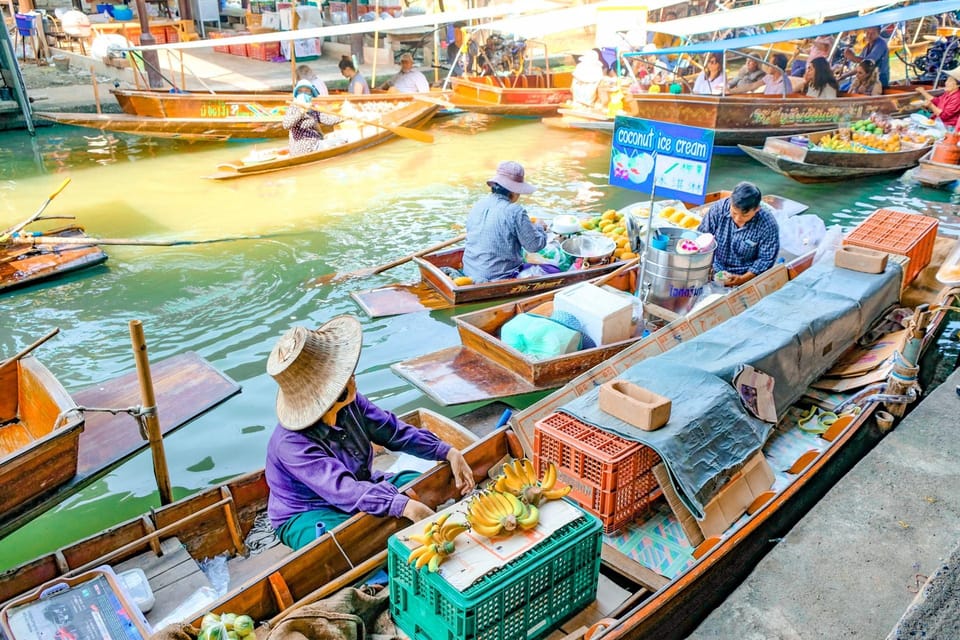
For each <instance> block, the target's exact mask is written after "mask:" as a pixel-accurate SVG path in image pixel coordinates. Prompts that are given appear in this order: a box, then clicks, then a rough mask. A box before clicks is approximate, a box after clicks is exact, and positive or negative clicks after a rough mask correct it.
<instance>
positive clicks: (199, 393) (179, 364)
mask: <svg viewBox="0 0 960 640" xmlns="http://www.w3.org/2000/svg"><path fill="white" fill-rule="evenodd" d="M152 375H153V383H154V389H155V393H156V397H157V410H158V413H159V416H160V428H161V431H162V432H163V433H164V434H166V433H170V432H172V431H174V430H176V429H178V428H179V427H181V426H183V425H184V424H186V423H187V422H189V421H190V420H192V419H194V418H195V417H197V416H198V415H200V414H201V413H204V412H205V411H208V410H209V409H211V408H213V407H215V406H216V405H218V404H219V403H221V402H223V401H224V400H226V399H227V398H228V397H230V396H232V395H234V394H236V393H239V392H240V387H239V385H237V383H235V382H234V381H232V380H230V379H229V378H227V377H226V376H224V375H223V374H222V373H220V372H219V371H217V370H216V369H215V368H213V367H212V366H211V365H210V364H209V363H208V362H207V361H206V360H204V359H203V358H202V357H200V356H199V355H197V354H195V353H192V352H188V353H185V354H181V355H179V356H173V357H171V358H167V359H165V360H161V361H159V362H157V363H155V364H154V365H153V367H152ZM0 385H2V387H0V456H2V460H0V465H2V466H3V468H4V472H3V473H2V474H0V475H2V476H3V479H2V483H3V484H2V486H3V487H4V490H3V492H2V496H0V537H2V536H5V535H6V534H8V533H10V532H11V531H13V530H14V529H16V528H17V527H19V526H21V525H23V524H24V523H26V522H28V521H29V520H31V519H32V518H34V517H36V516H38V515H40V514H41V513H43V512H44V511H45V510H47V509H49V508H50V507H52V506H53V505H55V504H57V503H58V502H60V501H61V500H63V499H64V498H66V497H67V496H69V495H71V494H73V493H76V492H77V491H79V490H80V489H82V488H83V487H85V486H87V485H88V484H90V483H91V482H93V481H94V480H96V479H97V478H99V477H101V476H102V475H103V474H105V473H106V472H107V471H109V470H110V469H112V468H113V467H115V466H117V465H118V464H119V463H120V462H121V461H123V460H124V459H126V458H128V457H129V456H131V455H133V454H134V453H136V452H138V451H141V450H143V449H144V448H146V446H147V442H146V441H144V439H143V438H141V437H140V433H139V430H138V429H137V424H136V422H135V420H134V418H133V417H131V416H129V415H126V412H125V411H122V410H121V411H120V412H118V414H116V415H115V414H111V413H106V412H95V413H82V414H80V413H74V412H71V411H70V410H71V409H74V410H75V409H76V407H77V406H78V405H79V406H80V407H112V408H120V407H131V406H137V405H138V403H139V402H140V386H139V383H138V381H137V376H136V373H129V374H126V375H122V376H120V377H118V378H114V379H112V380H108V381H104V382H101V383H98V384H96V385H94V386H92V387H90V388H88V389H84V390H81V391H79V392H77V393H75V394H73V395H72V398H71V396H70V395H69V394H67V392H66V391H64V390H63V388H62V387H61V386H60V385H59V383H57V382H56V380H55V379H53V376H52V375H50V373H49V372H48V371H46V369H44V368H43V367H42V366H41V365H39V363H36V362H35V361H34V360H33V359H32V358H24V359H21V360H20V362H19V364H18V363H17V362H13V363H10V364H6V365H5V366H4V367H3V368H2V369H0ZM58 418H59V419H60V420H61V422H60V423H57V420H58ZM8 465H9V466H8Z"/></svg>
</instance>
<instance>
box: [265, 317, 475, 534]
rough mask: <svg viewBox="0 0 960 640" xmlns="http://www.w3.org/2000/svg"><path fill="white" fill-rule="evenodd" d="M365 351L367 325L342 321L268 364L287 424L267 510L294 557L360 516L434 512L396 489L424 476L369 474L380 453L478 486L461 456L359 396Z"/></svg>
mask: <svg viewBox="0 0 960 640" xmlns="http://www.w3.org/2000/svg"><path fill="white" fill-rule="evenodd" d="M362 342H363V336H362V334H361V329H360V322H359V321H358V320H357V319H356V318H354V317H353V316H349V315H343V316H337V317H336V318H333V319H332V320H330V321H329V322H327V323H326V324H324V325H323V326H322V327H320V328H319V329H316V330H314V331H311V330H309V329H306V328H304V327H294V328H293V329H290V330H289V331H287V332H286V333H285V334H284V335H283V337H281V338H280V341H279V342H278V343H277V344H276V346H275V347H274V348H273V351H272V352H271V353H270V358H269V360H268V361H267V372H268V373H269V374H270V375H271V376H273V378H274V380H276V381H277V384H278V385H279V386H280V390H279V392H278V393H277V417H278V418H279V420H280V423H279V424H278V425H277V428H276V429H275V430H274V432H273V435H272V436H271V437H270V443H269V444H268V445H267V464H266V478H267V484H268V485H269V487H270V498H269V502H268V504H267V511H268V513H269V515H270V521H271V523H272V524H273V527H274V528H275V529H276V530H277V535H278V536H279V537H280V540H281V541H282V542H283V543H284V544H285V545H287V546H288V547H291V548H293V549H299V548H300V547H303V546H304V545H306V544H308V543H310V542H311V541H312V540H315V539H316V538H317V536H318V535H320V534H321V533H323V532H324V531H326V530H329V529H333V528H334V527H335V526H337V525H338V524H340V523H342V522H344V521H346V520H347V519H348V518H349V517H350V516H351V515H353V514H355V513H358V512H361V511H364V512H366V513H370V514H373V515H377V516H392V517H394V518H399V517H401V516H403V517H405V518H407V519H409V520H413V521H417V520H421V519H423V518H425V517H428V516H429V515H430V514H432V513H433V511H432V510H431V509H430V507H428V506H427V505H425V504H423V503H422V502H418V501H416V500H412V499H410V498H408V497H407V496H405V495H403V494H402V493H400V492H399V491H398V489H397V487H400V486H402V485H404V484H406V483H407V482H410V481H411V480H413V479H414V478H415V477H416V476H417V475H418V473H417V472H415V471H402V472H400V473H398V474H396V475H394V474H391V473H384V472H382V471H378V470H374V469H372V468H371V465H372V463H373V444H378V445H381V446H384V447H386V448H388V449H390V450H392V451H402V452H404V453H408V454H410V455H414V456H416V457H418V458H424V459H427V460H447V461H448V462H450V467H451V470H452V472H453V477H454V479H455V481H456V484H457V488H458V489H460V491H461V493H463V494H465V493H467V492H468V491H470V490H471V489H473V487H474V484H475V483H474V479H473V472H472V471H471V469H470V466H469V465H468V464H467V462H466V460H464V458H463V455H462V454H461V453H460V451H458V450H457V449H456V448H454V447H451V446H450V445H449V444H447V443H445V442H443V441H442V440H440V439H439V438H438V437H437V436H436V435H434V434H433V433H431V432H430V431H427V430H425V429H417V428H416V427H413V426H411V425H409V424H406V423H405V422H401V421H400V420H399V419H398V418H397V416H395V415H393V414H392V413H390V412H388V411H384V410H382V409H380V408H378V407H377V406H376V405H374V404H373V403H372V402H370V401H369V400H367V399H366V398H365V397H363V396H362V395H360V394H359V393H357V389H356V382H355V380H354V376H353V372H354V369H355V368H356V366H357V361H358V360H359V358H360V346H361V344H362Z"/></svg>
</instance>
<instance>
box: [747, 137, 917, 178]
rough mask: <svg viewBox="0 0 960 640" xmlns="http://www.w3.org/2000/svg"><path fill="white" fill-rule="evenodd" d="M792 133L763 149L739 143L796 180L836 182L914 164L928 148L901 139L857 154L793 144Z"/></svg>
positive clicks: (772, 139)
mask: <svg viewBox="0 0 960 640" xmlns="http://www.w3.org/2000/svg"><path fill="white" fill-rule="evenodd" d="M837 132H838V130H837V129H830V130H829V131H817V132H815V133H811V134H809V135H808V136H806V138H807V139H808V140H809V143H810V144H811V145H815V144H817V143H818V142H819V141H820V140H821V139H822V138H824V137H826V136H832V135H835V134H836V133H837ZM790 137H791V136H771V137H769V138H767V139H766V141H765V142H764V143H763V148H762V149H757V148H754V147H750V146H748V145H745V144H741V145H738V146H739V147H740V150H741V151H743V152H744V153H746V154H747V155H748V156H750V157H751V158H753V159H754V160H756V161H757V162H759V163H760V164H762V165H763V166H765V167H767V168H768V169H772V170H773V171H776V172H777V173H779V174H781V175H784V176H787V177H788V178H793V179H794V180H796V181H797V182H803V183H812V182H836V181H840V180H849V179H852V178H858V177H861V176H872V175H879V174H883V173H893V172H896V171H903V170H904V169H909V168H910V167H914V166H916V165H917V163H918V162H919V160H920V158H921V157H922V156H924V155H925V154H926V153H927V152H929V151H930V148H931V146H932V145H930V144H925V145H921V144H915V143H912V142H903V143H902V147H901V150H900V151H891V152H868V153H857V152H854V151H826V150H822V149H814V148H810V147H809V146H808V145H807V144H803V145H800V144H795V143H793V142H791V141H790Z"/></svg>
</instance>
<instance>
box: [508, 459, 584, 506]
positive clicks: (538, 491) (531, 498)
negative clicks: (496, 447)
mask: <svg viewBox="0 0 960 640" xmlns="http://www.w3.org/2000/svg"><path fill="white" fill-rule="evenodd" d="M556 485H557V468H556V467H555V466H554V464H553V463H552V462H551V463H549V464H548V465H547V469H546V471H544V472H543V477H542V478H537V471H536V469H534V468H533V463H532V462H530V460H528V459H527V458H522V459H519V460H514V461H513V462H509V463H507V464H505V465H503V474H501V475H500V476H499V477H497V479H496V480H495V481H494V484H493V488H494V489H495V490H496V491H499V492H500V493H509V494H512V495H514V496H516V497H517V498H519V499H520V500H521V501H522V502H524V503H526V504H529V505H534V506H539V505H540V504H541V503H542V502H543V501H544V500H559V499H560V498H562V497H564V496H565V495H567V494H568V493H570V489H571V487H570V486H569V485H567V486H562V487H557V486H556Z"/></svg>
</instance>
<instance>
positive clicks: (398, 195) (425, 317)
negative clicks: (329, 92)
mask: <svg viewBox="0 0 960 640" xmlns="http://www.w3.org/2000/svg"><path fill="white" fill-rule="evenodd" d="M430 130H431V132H432V133H433V134H434V136H435V137H436V142H435V143H434V144H432V145H427V144H421V143H418V142H415V141H410V140H402V139H401V140H394V141H392V142H390V143H387V144H385V145H382V146H380V147H377V148H374V149H372V150H369V151H366V152H361V153H358V154H355V155H352V156H347V157H344V158H342V159H336V160H333V161H330V162H327V163H321V164H319V165H314V166H311V167H304V168H301V169H296V170H292V171H288V172H281V173H276V174H272V175H265V176H259V177H250V178H244V179H241V180H237V181H231V182H223V183H220V182H212V181H209V180H204V179H203V178H202V176H203V175H205V174H208V173H211V172H212V171H213V170H214V169H215V167H216V166H217V165H218V164H219V163H223V162H229V161H231V160H235V159H237V158H240V157H243V156H245V155H246V154H247V153H249V152H250V150H251V148H252V147H253V146H266V144H264V145H251V144H250V143H246V144H239V143H222V144H190V143H186V142H180V141H151V140H146V139H141V138H137V137H133V136H122V135H93V134H92V133H93V132H91V131H89V130H84V129H76V128H70V127H54V128H43V129H40V130H39V131H38V135H37V136H36V137H35V138H31V137H30V136H28V135H26V134H25V133H3V134H0V228H7V227H9V226H11V225H13V224H15V223H17V222H19V221H20V220H22V219H24V218H26V217H27V216H28V215H30V214H31V213H32V212H33V211H35V210H36V209H37V207H38V206H40V204H41V203H42V202H43V201H44V199H45V198H46V197H47V196H48V195H49V194H50V192H51V191H53V190H54V189H55V188H56V187H57V186H58V185H59V184H60V183H61V182H62V180H63V179H64V178H65V177H68V176H69V177H70V178H72V182H71V183H70V185H69V186H68V187H67V188H66V189H65V190H64V191H63V192H62V193H61V194H60V195H59V196H58V197H57V198H56V199H55V200H54V201H53V203H52V204H51V205H50V206H49V208H48V209H47V212H46V213H47V215H73V216H76V219H77V221H78V222H79V223H81V224H82V225H83V226H85V227H86V229H87V232H88V233H89V234H90V235H92V236H95V237H101V238H140V239H151V240H197V241H199V240H206V239H212V238H218V237H225V236H238V235H243V236H262V237H261V238H260V239H251V240H239V241H233V242H226V243H218V244H194V245H186V246H176V247H144V246H112V247H106V251H107V253H108V254H109V256H110V258H109V260H108V261H107V262H106V264H105V265H103V266H101V267H97V268H93V269H89V270H86V271H83V272H80V273H78V274H75V275H72V276H67V277H65V278H61V279H58V280H56V281H54V282H51V283H49V284H45V285H40V286H35V287H31V288H27V289H22V290H18V291H14V292H11V293H8V294H6V295H0V356H9V355H11V354H13V353H15V352H16V351H17V350H19V349H20V348H22V347H24V346H25V345H27V344H29V343H31V342H32V341H33V340H35V339H36V338H38V337H39V336H41V335H43V334H44V333H46V332H47V331H49V330H50V329H51V328H53V327H59V328H60V329H61V333H60V335H59V336H58V337H57V338H55V339H53V340H52V341H50V342H48V343H47V344H45V345H44V346H43V347H41V348H40V349H39V350H38V351H37V355H38V356H39V358H40V359H41V360H42V361H43V362H44V363H45V364H46V365H47V366H48V367H49V368H50V369H51V370H52V371H53V372H54V374H55V375H56V376H57V377H58V378H59V379H60V380H61V381H62V382H63V383H64V385H65V386H66V387H67V389H68V390H79V389H82V388H84V387H87V386H89V385H92V384H95V383H97V382H100V381H102V380H105V379H108V378H111V377H113V376H116V375H119V374H123V373H127V372H130V371H132V370H133V368H134V362H133V357H132V353H131V348H130V341H129V335H128V329H127V323H128V321H129V320H131V319H140V320H141V321H142V322H143V324H144V328H145V332H146V336H147V340H148V344H149V351H150V356H151V359H152V360H154V361H157V360H159V359H161V358H164V357H168V356H172V355H175V354H179V353H183V352H185V351H195V352H197V353H199V354H201V355H202V356H203V357H205V358H206V359H208V360H209V361H210V362H211V363H212V364H213V365H214V366H216V367H217V368H218V369H220V370H221V371H223V372H224V373H226V374H227V375H228V376H230V377H231V378H232V379H234V380H236V381H237V382H238V383H240V384H241V385H242V386H243V392H242V393H241V394H240V395H238V396H235V397H234V398H232V399H230V400H228V401H227V402H226V403H224V404H223V405H221V406H220V407H218V408H216V409H214V410H213V411H211V412H209V413H208V414H206V415H204V416H202V417H201V418H199V419H198V420H196V421H194V422H192V423H190V424H189V425H187V426H186V427H184V428H182V429H181V430H179V431H178V432H176V433H175V434H173V435H171V436H169V437H168V438H167V439H166V451H167V460H168V463H169V467H170V475H171V477H172V480H173V483H174V485H175V491H176V494H177V496H182V495H185V494H187V493H190V492H193V491H196V490H198V489H201V488H203V487H206V486H209V485H212V484H216V483H219V482H220V481H223V480H225V479H227V478H230V477H231V476H234V475H237V474H240V473H243V472H246V471H251V470H254V469H258V468H260V467H262V466H263V457H264V450H265V445H266V442H267V439H268V437H269V434H270V432H271V430H272V429H273V426H274V424H275V417H274V411H273V403H274V399H275V394H276V386H275V384H274V383H273V380H272V379H271V378H270V377H269V376H268V375H267V374H266V373H265V371H264V366H265V362H266V359H267V356H268V354H269V352H270V349H271V348H272V346H273V344H274V342H275V341H276V339H277V338H278V337H279V336H280V335H281V334H282V333H283V332H284V331H285V330H286V329H288V328H289V327H291V326H293V325H297V324H301V325H307V326H317V325H319V324H321V323H323V322H324V321H325V320H327V319H329V318H331V317H332V316H334V315H337V314H341V313H356V314H359V313H360V312H359V309H358V308H357V307H356V306H355V305H354V303H353V302H352V301H351V299H350V297H349V293H350V291H351V290H356V289H361V288H370V287H374V286H377V285H383V284H387V283H391V282H398V281H411V280H413V279H415V278H416V272H415V269H414V268H413V267H412V266H411V265H406V266H404V267H400V268H396V269H393V270H391V271H388V272H386V273H384V274H381V275H379V276H375V277H370V278H366V279H362V280H348V281H343V282H338V283H334V284H332V285H328V286H323V287H312V286H310V285H309V283H310V281H311V280H312V279H314V278H316V277H317V276H319V275H322V274H326V273H329V272H332V271H353V270H356V269H358V268H362V267H367V266H373V265H377V264H380V263H383V262H387V261H389V260H391V259H393V258H396V257H399V256H403V255H405V254H409V253H411V252H413V251H415V250H417V249H420V248H423V247H426V246H428V245H430V244H434V243H437V242H440V241H442V240H445V239H447V238H449V237H451V236H454V235H456V234H457V233H459V232H461V231H462V229H463V222H464V219H465V216H466V213H467V211H468V210H469V208H470V206H471V204H472V202H473V201H474V200H476V199H477V198H479V197H480V196H481V195H483V194H484V193H486V192H488V188H487V187H486V185H485V181H486V179H488V178H489V177H490V176H491V175H492V174H493V172H494V169H495V167H496V165H497V163H498V162H499V161H501V160H505V159H514V160H518V161H520V162H521V163H523V164H524V166H525V167H526V169H527V176H528V180H529V181H530V182H533V183H534V184H537V185H538V186H539V187H540V189H539V190H538V191H537V193H535V194H533V195H532V196H525V197H524V199H523V202H524V203H525V204H526V205H527V207H528V210H529V211H530V213H531V215H538V214H551V215H552V214H556V213H586V212H601V211H603V210H605V209H608V208H619V207H622V206H625V205H627V204H629V203H632V202H635V201H638V200H642V199H645V196H642V195H640V194H636V193H632V192H629V191H624V190H620V189H615V188H612V187H610V186H608V185H607V170H608V164H609V147H610V138H609V136H606V135H604V134H600V133H591V132H570V131H557V130H552V129H548V128H546V127H544V126H543V125H541V124H540V123H539V122H537V121H532V120H520V119H496V118H488V117H485V116H476V115H470V114H464V115H461V116H457V117H453V118H447V119H442V120H438V121H436V122H435V123H433V124H432V125H431V127H430ZM744 179H749V180H752V181H754V182H755V183H757V184H758V185H759V186H760V188H761V189H762V190H763V191H764V192H765V193H776V194H779V195H782V196H786V197H789V198H793V199H795V200H799V201H802V202H805V203H807V204H809V205H810V208H811V212H813V213H816V214H817V215H819V216H820V217H821V218H822V219H823V220H824V221H825V222H827V224H840V225H842V226H843V227H844V228H849V227H851V226H853V225H854V224H856V223H857V222H858V221H860V220H862V219H863V218H864V217H865V216H866V215H868V214H869V213H870V212H871V211H873V210H874V209H875V208H877V207H880V206H898V207H907V208H911V209H915V210H924V209H925V208H927V207H933V208H932V210H931V213H932V214H933V215H937V216H941V219H942V221H943V222H944V223H946V224H945V231H946V232H948V233H952V234H953V235H957V234H958V233H960V226H958V225H957V224H956V223H955V220H956V219H955V218H947V217H945V214H947V213H948V212H952V211H953V210H955V207H953V206H952V205H951V198H953V203H952V204H953V205H955V204H957V203H958V202H960V200H958V199H957V197H956V196H951V195H950V194H948V193H946V192H938V191H933V190H928V189H924V188H922V187H919V186H917V185H911V184H909V183H902V182H899V181H898V180H897V179H896V178H867V179H863V180H856V181H851V182H847V183H841V184H838V185H823V186H804V185H800V184H798V183H795V182H793V181H791V180H788V179H787V178H783V177H781V176H778V175H776V174H774V173H772V172H770V171H768V170H766V169H764V168H762V167H760V166H759V165H757V164H755V163H753V162H752V161H750V160H749V159H746V158H716V159H715V160H714V163H713V165H712V169H711V175H710V184H709V187H710V189H712V190H715V189H726V188H730V187H732V186H733V185H734V184H735V183H736V182H738V181H740V180H744ZM925 200H931V201H933V202H932V203H927V202H924V201H925ZM61 223H62V221H52V222H50V223H44V224H48V225H50V226H53V225H54V224H61ZM40 228H42V227H40ZM458 311H459V310H458ZM452 315H453V313H452V312H449V311H447V312H433V313H426V312H424V313H417V314H411V315H406V316H399V317H394V318H385V319H379V320H370V319H367V318H365V317H362V316H361V319H362V321H363V326H364V350H363V354H362V357H361V360H360V364H359V367H358V385H359V388H360V390H361V391H362V392H363V393H365V394H367V395H368V396H370V397H371V398H373V399H374V400H375V401H376V402H378V403H379V404H381V405H382V406H384V407H386V408H389V409H392V410H395V411H402V410H408V409H412V408H414V407H417V406H427V407H431V408H434V409H438V410H441V411H442V412H443V413H446V414H448V415H456V413H458V412H462V411H464V410H467V409H470V408H471V407H469V406H468V407H459V408H455V409H444V408H439V407H435V406H433V405H432V403H430V401H429V400H428V399H427V398H426V397H425V396H424V395H423V394H422V393H420V392H419V391H418V390H417V389H415V388H414V387H411V386H410V385H409V384H407V383H406V382H405V381H403V380H402V379H401V378H399V377H397V376H396V375H394V374H393V373H392V372H391V371H390V368H389V367H390V364H392V363H394V362H398V361H400V360H404V359H407V358H410V357H413V356H416V355H420V354H424V353H427V352H429V351H434V350H437V349H440V348H443V347H448V346H452V345H455V344H457V343H458V341H457V337H456V331H455V329H454V328H453V323H452V321H451V316H452ZM942 348H943V349H945V350H948V351H949V350H950V349H955V346H954V345H952V344H950V343H947V342H944V345H943V347H942ZM950 355H952V356H953V357H955V356H956V353H955V352H953V353H952V354H950ZM130 428H131V429H134V428H135V425H134V424H133V422H132V421H131V424H130ZM158 504H159V501H158V499H157V492H156V486H155V483H154V479H153V475H152V466H151V462H150V458H149V455H148V454H144V455H139V456H136V457H135V458H133V459H131V460H130V461H129V462H127V463H126V464H124V465H123V466H121V467H120V468H118V469H117V470H116V471H114V472H113V473H111V474H109V475H108V476H106V477H105V478H104V479H102V480H100V481H98V482H96V483H95V484H93V485H92V486H91V487H89V488H88V489H86V490H85V491H83V492H81V493H80V494H78V495H76V496H74V497H72V498H70V499H68V500H67V501H65V502H64V503H62V504H61V505H60V506H59V507H58V508H56V509H54V510H53V511H51V512H49V513H47V514H46V515H44V516H42V517H40V518H38V519H37V520H35V521H34V522H32V523H31V524H29V525H28V526H26V527H24V528H23V529H21V530H19V531H17V532H16V533H14V534H12V535H10V536H8V537H6V538H4V539H3V540H2V541H0V569H3V568H7V567H10V566H14V565H16V564H18V563H20V562H23V561H25V560H28V559H30V558H33V557H35V556H37V555H38V554H41V553H44V552H47V551H50V550H53V549H55V548H57V547H59V546H62V545H64V544H67V543H69V542H70V541H72V540H75V539H78V538H80V537H83V536H86V535H90V534H92V533H95V532H97V531H99V530H100V529H102V528H104V527H107V526H109V525H111V524H114V523H117V522H120V521H122V520H125V519H128V518H130V517H133V516H135V515H136V514H139V513H141V512H143V511H146V510H148V509H149V508H150V507H153V506H157V505H158Z"/></svg>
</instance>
